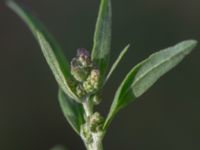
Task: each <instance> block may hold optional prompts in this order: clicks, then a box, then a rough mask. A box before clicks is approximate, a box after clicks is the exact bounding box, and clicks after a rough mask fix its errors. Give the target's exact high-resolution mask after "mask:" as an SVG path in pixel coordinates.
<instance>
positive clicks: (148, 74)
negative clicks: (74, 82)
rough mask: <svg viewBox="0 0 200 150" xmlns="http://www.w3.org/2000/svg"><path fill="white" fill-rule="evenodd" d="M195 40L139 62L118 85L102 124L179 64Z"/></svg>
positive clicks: (194, 44) (109, 120)
mask: <svg viewBox="0 0 200 150" xmlns="http://www.w3.org/2000/svg"><path fill="white" fill-rule="evenodd" d="M196 44H197V42H196V41H194V40H188V41H184V42H181V43H179V44H177V45H175V46H173V47H169V48H167V49H164V50H162V51H159V52H157V53H154V54H153V55H151V56H150V57H149V58H147V59H146V60H144V61H143V62H141V63H139V64H138V65H137V66H136V67H134V68H133V69H132V70H131V71H130V72H129V73H128V75H127V76H126V77H125V79H124V80H123V82H122V84H121V85H120V86H119V88H118V90H117V92H116V94H115V98H114V101H113V104H112V106H111V109H110V112H109V114H108V117H107V119H106V122H105V124H104V128H105V129H106V128H107V127H108V125H109V124H110V122H111V120H112V119H113V117H114V116H115V114H116V113H117V112H118V111H119V110H120V109H122V108H123V107H125V106H126V105H128V104H129V103H130V102H133V101H135V99H136V98H137V97H139V96H141V95H142V94H143V93H144V92H145V91H147V90H148V89H149V88H150V87H151V86H152V85H153V84H154V83H155V82H156V81H157V80H158V79H159V78H160V77H161V76H163V75H164V74H165V73H166V72H168V71H169V70H170V69H172V68H174V67H175V66H176V65H177V64H179V63H180V62H181V61H182V60H183V58H184V57H185V56H186V55H188V54H189V53H190V52H191V51H192V49H193V48H194V47H195V46H196Z"/></svg>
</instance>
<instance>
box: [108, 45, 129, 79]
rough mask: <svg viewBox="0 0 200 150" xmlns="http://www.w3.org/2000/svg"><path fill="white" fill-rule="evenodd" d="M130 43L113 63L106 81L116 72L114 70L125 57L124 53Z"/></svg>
mask: <svg viewBox="0 0 200 150" xmlns="http://www.w3.org/2000/svg"><path fill="white" fill-rule="evenodd" d="M129 47H130V45H127V46H126V47H125V48H124V49H123V50H122V52H121V53H120V54H119V56H118V57H117V59H116V61H115V62H114V63H113V65H112V67H111V69H110V71H109V73H108V75H107V77H106V81H107V80H108V79H109V78H110V76H111V75H112V73H113V72H114V70H115V69H116V67H117V66H118V64H119V63H120V61H121V59H122V58H123V57H124V55H125V54H126V52H127V51H128V49H129Z"/></svg>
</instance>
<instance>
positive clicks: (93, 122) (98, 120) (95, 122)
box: [89, 112, 104, 133]
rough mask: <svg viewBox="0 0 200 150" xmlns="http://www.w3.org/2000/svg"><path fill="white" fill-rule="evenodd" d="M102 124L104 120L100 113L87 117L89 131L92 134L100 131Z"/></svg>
mask: <svg viewBox="0 0 200 150" xmlns="http://www.w3.org/2000/svg"><path fill="white" fill-rule="evenodd" d="M103 122H104V118H103V117H102V116H101V115H100V113H98V112H95V113H94V114H93V115H91V116H90V117H89V125H90V130H91V131H92V132H94V133H96V132H99V131H101V130H102V124H103Z"/></svg>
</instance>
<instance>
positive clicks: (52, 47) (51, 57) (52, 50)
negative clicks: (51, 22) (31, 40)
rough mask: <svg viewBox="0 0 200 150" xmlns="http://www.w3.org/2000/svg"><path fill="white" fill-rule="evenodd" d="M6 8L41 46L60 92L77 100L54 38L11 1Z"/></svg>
mask: <svg viewBox="0 0 200 150" xmlns="http://www.w3.org/2000/svg"><path fill="white" fill-rule="evenodd" d="M6 4H7V5H8V7H10V8H11V9H12V10H13V11H14V12H15V13H16V14H17V15H18V16H19V17H20V18H21V19H22V20H23V21H24V22H25V23H26V24H27V26H28V27H29V28H30V30H31V31H32V33H33V35H34V37H35V38H36V40H37V41H38V43H39V44H40V46H41V49H42V52H43V54H44V56H45V58H46V61H47V63H48V65H49V66H50V68H51V70H52V72H53V74H54V76H55V78H56V81H57V82H58V84H59V86H60V87H61V88H62V90H63V91H64V92H65V93H67V94H68V95H70V97H72V98H73V99H75V100H77V99H78V98H77V96H76V95H75V94H74V93H73V92H72V91H71V87H70V84H69V83H70V81H71V75H70V67H69V64H68V62H67V60H66V58H65V57H64V54H63V52H62V50H61V48H60V47H59V45H58V44H57V42H56V41H55V40H54V38H53V37H52V36H51V35H50V34H49V33H48V32H47V30H46V29H45V27H44V26H43V25H42V24H41V23H40V22H39V20H38V19H37V18H35V17H34V16H33V15H32V14H31V13H30V12H29V11H28V10H26V9H24V8H22V7H21V6H19V5H18V4H17V3H15V2H14V1H12V0H8V1H7V3H6Z"/></svg>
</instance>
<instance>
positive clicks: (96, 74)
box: [83, 69, 100, 93]
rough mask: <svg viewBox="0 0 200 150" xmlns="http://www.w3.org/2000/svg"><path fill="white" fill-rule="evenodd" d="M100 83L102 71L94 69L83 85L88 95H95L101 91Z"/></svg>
mask: <svg viewBox="0 0 200 150" xmlns="http://www.w3.org/2000/svg"><path fill="white" fill-rule="evenodd" d="M99 82H100V71H99V70H98V69H93V70H92V71H91V72H90V75H89V76H88V78H87V80H86V81H85V82H84V83H83V87H84V89H85V91H86V92H87V93H94V92H95V91H97V90H98V89H99V84H100V83H99Z"/></svg>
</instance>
